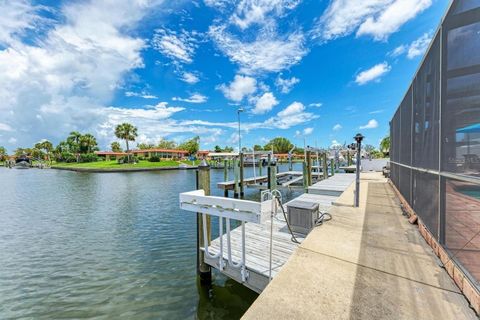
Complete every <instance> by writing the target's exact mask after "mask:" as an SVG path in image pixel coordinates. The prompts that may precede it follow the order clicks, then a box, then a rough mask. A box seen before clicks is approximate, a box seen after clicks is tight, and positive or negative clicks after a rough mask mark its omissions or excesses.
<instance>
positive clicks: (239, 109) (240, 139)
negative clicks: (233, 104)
mask: <svg viewBox="0 0 480 320" xmlns="http://www.w3.org/2000/svg"><path fill="white" fill-rule="evenodd" d="M240 112H243V108H238V109H237V115H238V153H239V154H240V152H242V136H241V134H240Z"/></svg>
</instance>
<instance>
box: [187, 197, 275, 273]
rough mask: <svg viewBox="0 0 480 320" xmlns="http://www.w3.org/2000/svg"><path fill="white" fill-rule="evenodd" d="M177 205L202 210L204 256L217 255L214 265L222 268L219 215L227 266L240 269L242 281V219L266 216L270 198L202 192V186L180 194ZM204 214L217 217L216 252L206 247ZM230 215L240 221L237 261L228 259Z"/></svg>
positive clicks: (260, 220) (256, 220) (254, 220)
mask: <svg viewBox="0 0 480 320" xmlns="http://www.w3.org/2000/svg"><path fill="white" fill-rule="evenodd" d="M180 208H181V209H183V210H186V211H192V212H197V213H201V214H202V221H203V248H204V251H205V257H208V258H210V259H218V267H219V269H220V270H223V269H224V268H225V260H224V257H223V256H224V251H223V247H224V244H223V236H224V230H223V229H224V228H223V219H225V223H226V228H225V229H226V234H227V263H228V266H229V267H231V268H233V269H238V270H240V274H241V277H242V281H243V282H245V281H246V280H247V278H248V273H247V270H246V264H245V261H246V249H245V223H246V222H250V223H259V224H260V223H263V222H265V221H266V220H268V219H270V217H271V213H272V200H266V201H262V202H255V201H249V200H240V199H232V198H223V197H215V196H206V195H205V192H204V190H195V191H190V192H184V193H181V194H180ZM207 215H210V216H216V217H218V220H219V223H218V228H219V239H220V250H219V252H217V253H216V254H212V253H211V252H209V250H208V238H207ZM231 219H233V220H238V221H240V222H241V231H242V248H241V260H240V262H238V263H235V262H234V261H233V260H232V245H231V240H230V231H231V225H230V220H231Z"/></svg>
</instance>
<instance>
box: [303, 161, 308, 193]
mask: <svg viewBox="0 0 480 320" xmlns="http://www.w3.org/2000/svg"><path fill="white" fill-rule="evenodd" d="M302 169H303V189H304V190H305V193H307V192H308V182H307V180H308V177H307V175H308V174H307V172H308V171H307V163H306V162H305V161H303V162H302Z"/></svg>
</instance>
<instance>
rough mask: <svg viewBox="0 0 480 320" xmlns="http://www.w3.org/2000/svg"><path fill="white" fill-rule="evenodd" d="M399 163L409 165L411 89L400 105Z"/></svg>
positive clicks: (410, 153)
mask: <svg viewBox="0 0 480 320" xmlns="http://www.w3.org/2000/svg"><path fill="white" fill-rule="evenodd" d="M400 139H401V143H400V154H399V156H400V163H403V164H406V165H410V164H411V156H412V150H411V147H412V87H410V89H409V90H408V92H407V94H406V95H405V98H404V99H403V101H402V104H401V105H400Z"/></svg>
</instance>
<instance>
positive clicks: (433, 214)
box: [412, 171, 439, 239]
mask: <svg viewBox="0 0 480 320" xmlns="http://www.w3.org/2000/svg"><path fill="white" fill-rule="evenodd" d="M412 188H413V190H412V191H413V192H412V195H413V199H412V204H413V210H415V212H419V213H421V215H420V217H421V218H422V220H423V222H424V223H425V225H426V226H427V228H428V230H429V231H430V233H431V234H432V235H434V236H435V238H437V239H438V220H439V212H438V206H439V197H438V175H434V174H431V173H425V172H419V171H415V172H414V173H413V186H412Z"/></svg>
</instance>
